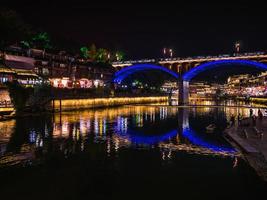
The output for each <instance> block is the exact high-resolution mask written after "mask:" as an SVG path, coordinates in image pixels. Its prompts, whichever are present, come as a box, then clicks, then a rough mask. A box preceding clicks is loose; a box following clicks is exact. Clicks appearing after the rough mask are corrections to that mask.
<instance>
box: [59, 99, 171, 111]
mask: <svg viewBox="0 0 267 200" xmlns="http://www.w3.org/2000/svg"><path fill="white" fill-rule="evenodd" d="M167 100H168V97H165V96H163V97H131V98H130V97H115V98H96V99H64V100H61V105H62V110H73V109H80V108H96V107H109V106H117V105H128V104H139V103H152V102H153V103H158V102H164V101H167ZM59 108H60V100H55V109H56V110H59Z"/></svg>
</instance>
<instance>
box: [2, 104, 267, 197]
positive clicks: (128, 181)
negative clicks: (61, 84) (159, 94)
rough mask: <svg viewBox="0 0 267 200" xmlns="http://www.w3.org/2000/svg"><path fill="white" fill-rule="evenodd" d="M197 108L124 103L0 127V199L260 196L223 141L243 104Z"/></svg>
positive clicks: (245, 110)
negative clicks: (228, 126)
mask: <svg viewBox="0 0 267 200" xmlns="http://www.w3.org/2000/svg"><path fill="white" fill-rule="evenodd" d="M199 104H201V105H205V106H199V107H190V108H178V107H176V106H168V105H167V104H166V105H165V104H151V105H131V106H121V107H114V108H105V109H95V110H83V111H72V112H63V113H62V114H59V113H55V114H46V115H44V114H43V115H36V116H32V117H24V118H18V119H16V120H15V119H14V120H8V121H2V122H0V191H1V193H0V197H1V198H4V197H6V198H9V199H26V198H27V199H90V198H91V199H106V198H107V199H144V198H147V199H166V198H173V197H174V196H176V197H177V199H195V198H200V199H204V198H205V199H218V198H220V197H221V198H238V199H254V198H256V197H260V196H261V195H265V193H266V191H267V187H266V185H265V184H264V183H263V182H262V181H261V180H260V179H259V178H258V177H257V175H256V173H255V172H254V171H253V169H252V168H251V167H250V166H249V165H248V164H247V163H246V162H245V161H244V159H243V156H242V154H241V153H240V152H239V151H238V150H237V149H235V148H234V147H232V146H231V144H229V143H228V142H227V141H226V140H225V139H224V137H223V130H224V129H225V127H226V126H227V122H228V121H229V118H230V115H231V114H234V115H235V116H237V113H238V112H240V113H242V115H243V116H248V114H249V106H247V107H235V105H236V104H235V103H233V102H230V103H229V102H227V103H226V104H222V103H220V105H227V106H211V105H213V103H209V102H205V103H204V104H203V102H201V103H199ZM239 105H242V106H244V105H243V104H239ZM254 112H257V109H254ZM209 124H215V126H216V128H215V130H214V131H211V132H210V131H207V130H206V127H207V126H208V125H209ZM18 197H19V198H18Z"/></svg>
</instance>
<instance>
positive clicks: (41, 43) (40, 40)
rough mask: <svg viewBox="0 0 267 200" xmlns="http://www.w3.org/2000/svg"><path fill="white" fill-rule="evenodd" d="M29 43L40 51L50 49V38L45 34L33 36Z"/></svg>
mask: <svg viewBox="0 0 267 200" xmlns="http://www.w3.org/2000/svg"><path fill="white" fill-rule="evenodd" d="M31 43H32V45H33V46H34V47H35V48H40V49H51V48H52V46H51V44H50V37H49V35H48V33H47V32H41V33H38V34H36V35H35V36H33V38H32V40H31Z"/></svg>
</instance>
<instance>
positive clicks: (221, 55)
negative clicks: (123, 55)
mask: <svg viewBox="0 0 267 200" xmlns="http://www.w3.org/2000/svg"><path fill="white" fill-rule="evenodd" d="M260 55H266V56H267V54H266V52H262V51H259V52H252V53H251V52H247V53H234V54H220V55H216V56H195V57H186V58H182V57H175V58H159V59H142V60H128V61H121V62H113V63H112V65H125V64H136V63H153V62H157V61H176V60H177V61H183V60H197V59H213V58H214V59H216V58H228V57H246V56H260Z"/></svg>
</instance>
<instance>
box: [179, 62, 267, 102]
mask: <svg viewBox="0 0 267 200" xmlns="http://www.w3.org/2000/svg"><path fill="white" fill-rule="evenodd" d="M233 65H238V66H244V67H253V68H256V69H260V70H262V71H267V65H266V64H263V63H260V62H256V61H251V60H238V59H236V60H235V59H234V60H233V59H232V60H216V61H211V62H207V63H204V64H200V65H198V66H197V67H194V68H192V69H191V70H189V71H188V72H186V73H185V74H184V75H183V76H182V79H181V80H180V84H179V104H180V105H183V104H188V103H189V82H190V81H191V80H192V79H193V78H194V77H196V76H197V75H198V74H200V73H201V72H205V71H208V70H210V69H216V68H221V67H232V66H233Z"/></svg>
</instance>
